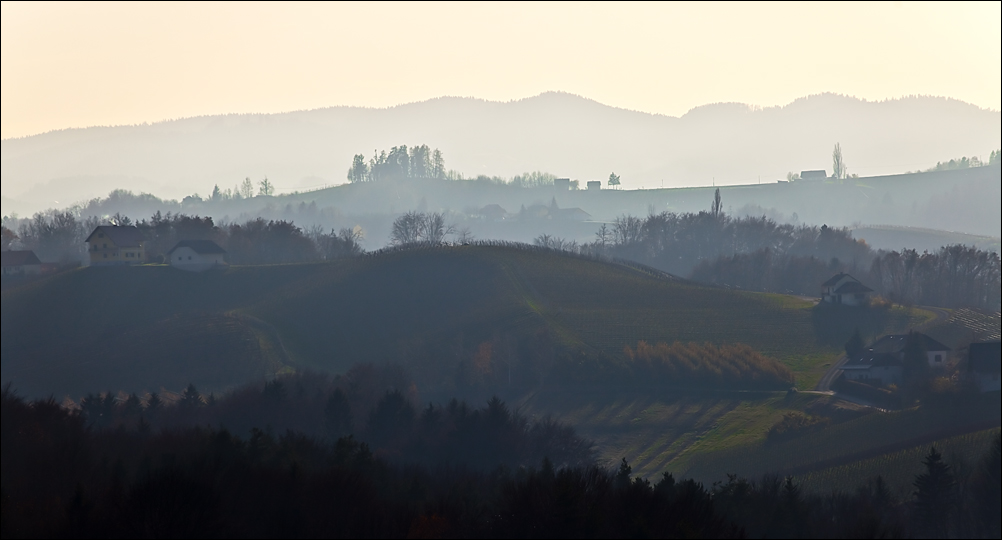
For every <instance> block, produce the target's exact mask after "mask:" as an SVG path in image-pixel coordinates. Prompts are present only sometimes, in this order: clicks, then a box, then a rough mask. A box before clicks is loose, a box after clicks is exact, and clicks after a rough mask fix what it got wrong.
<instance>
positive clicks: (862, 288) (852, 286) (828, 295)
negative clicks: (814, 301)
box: [821, 272, 873, 306]
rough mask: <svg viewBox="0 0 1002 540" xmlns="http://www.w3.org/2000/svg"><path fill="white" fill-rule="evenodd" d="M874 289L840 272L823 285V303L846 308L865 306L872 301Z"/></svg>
mask: <svg viewBox="0 0 1002 540" xmlns="http://www.w3.org/2000/svg"><path fill="white" fill-rule="evenodd" d="M872 292H873V289H871V288H869V287H867V286H866V285H863V284H862V283H860V282H859V280H858V279H856V278H854V277H852V276H850V275H849V274H846V273H845V272H839V273H838V274H835V275H834V276H832V277H831V279H829V280H828V281H826V282H824V283H822V284H821V301H822V302H828V303H829V304H841V305H845V306H865V305H867V304H868V303H869V301H870V293H872Z"/></svg>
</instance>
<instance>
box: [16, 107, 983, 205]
mask: <svg viewBox="0 0 1002 540" xmlns="http://www.w3.org/2000/svg"><path fill="white" fill-rule="evenodd" d="M1000 132H1002V123H1000V114H999V112H998V111H991V110H985V109H981V108H979V107H977V106H974V105H970V104H967V103H964V102H961V101H958V100H954V99H947V98H935V97H907V98H902V99H894V100H886V101H880V102H873V101H864V100H861V99H856V98H852V97H847V96H841V95H836V94H820V95H814V96H808V97H805V98H800V99H797V100H795V101H793V102H791V103H789V104H787V105H784V106H780V107H764V108H760V107H754V106H750V105H744V104H737V103H717V104H709V105H704V106H700V107H696V108H693V109H692V110H690V111H689V112H687V113H686V114H684V115H682V116H681V117H671V116H664V115H657V114H649V113H644V112H638V111H630V110H626V109H620V108H615V107H610V106H607V105H603V104H601V103H599V102H597V101H594V100H591V99H587V98H584V97H580V96H576V95H572V94H567V93H562V92H547V93H544V94H540V95H538V96H534V97H530V98H525V99H520V100H515V101H510V102H493V101H486V100H481V99H475V98H459V97H442V98H435V99H430V100H427V101H421V102H415V103H409V104H404V105H398V106H395V107H389V108H384V109H371V108H362V107H329V108H325V109H314V110H308V111H296V112H287V113H277V114H225V115H213V116H201V117H193V118H186V119H179V120H169V121H163V122H157V123H152V124H143V125H134V126H114V127H91V128H79V129H67V130H61V131H53V132H48V133H43V134H39V135H34V136H30V137H24V138H19V139H6V140H3V141H2V143H0V173H2V180H3V181H2V190H3V197H4V209H3V211H4V212H5V213H9V212H10V211H12V210H13V211H18V212H20V213H22V215H23V214H25V213H27V212H30V211H32V210H37V209H42V208H47V207H57V206H65V205H68V204H71V203H73V202H77V201H80V200H84V199H89V198H92V197H97V196H103V195H106V194H107V193H108V191H110V189H113V188H124V189H129V190H133V191H137V192H138V191H143V192H151V193H156V194H157V195H160V196H165V197H178V198H180V197H183V196H184V195H187V194H191V193H193V192H198V193H201V194H203V195H205V194H207V193H208V192H209V191H210V190H211V189H212V186H213V185H215V184H219V185H220V186H221V187H223V188H226V187H232V186H233V185H235V184H237V183H239V182H241V181H242V180H243V179H244V178H245V177H250V178H251V179H252V180H254V181H255V182H256V181H257V180H260V179H261V178H264V177H265V176H267V177H268V178H269V179H270V180H271V181H272V182H273V183H274V184H275V185H276V186H277V187H278V188H279V190H280V192H282V191H292V190H297V189H300V190H301V189H309V188H315V187H319V186H318V185H317V184H320V185H324V184H327V185H334V184H339V183H343V182H344V181H345V173H346V171H347V168H348V166H349V165H350V162H351V158H352V155H354V154H357V153H362V154H364V155H366V157H369V156H371V155H372V152H373V150H374V149H388V148H390V147H391V146H397V145H400V144H406V145H415V144H427V145H429V146H430V147H432V148H440V149H441V150H442V152H443V153H444V155H445V159H446V165H447V167H448V168H450V169H455V170H457V171H460V172H462V173H464V174H466V175H477V174H487V175H499V176H507V177H510V176H512V175H515V174H519V173H522V172H525V171H532V170H544V171H549V172H552V173H554V174H558V175H561V176H569V177H572V178H577V179H580V180H582V181H583V180H604V179H606V178H608V175H609V173H610V172H613V171H615V172H616V173H617V174H619V175H620V176H621V177H622V182H623V187H624V188H627V189H631V188H640V187H648V188H649V187H660V186H661V185H662V182H663V185H664V186H665V187H673V186H698V185H709V184H711V183H716V184H718V185H719V184H751V183H756V182H758V181H759V179H760V178H761V180H762V181H774V180H776V179H779V178H782V177H783V176H785V174H786V172H787V171H800V170H804V169H818V168H827V169H830V168H831V150H832V147H833V146H834V144H835V143H836V142H839V143H840V144H841V146H842V148H843V151H844V152H845V157H846V162H847V163H848V166H849V172H850V173H852V172H857V173H859V174H861V175H864V176H866V175H875V174H889V173H895V172H903V171H904V170H914V169H919V168H925V167H929V166H932V165H934V164H935V163H936V162H937V161H943V160H948V159H950V158H954V157H959V156H962V155H966V156H969V155H981V157H983V158H986V157H987V155H988V153H989V152H990V151H991V150H993V149H995V148H998V147H999V146H1000ZM55 202H58V204H55ZM8 206H10V207H12V208H11V209H8ZM14 207H16V208H14Z"/></svg>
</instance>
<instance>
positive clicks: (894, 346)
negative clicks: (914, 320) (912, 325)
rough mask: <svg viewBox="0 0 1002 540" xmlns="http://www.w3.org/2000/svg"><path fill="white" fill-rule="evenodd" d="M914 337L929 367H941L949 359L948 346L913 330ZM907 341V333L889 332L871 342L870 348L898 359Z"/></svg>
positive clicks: (902, 354)
mask: <svg viewBox="0 0 1002 540" xmlns="http://www.w3.org/2000/svg"><path fill="white" fill-rule="evenodd" d="M915 339H917V340H918V342H919V344H920V345H921V346H922V350H923V351H925V356H926V360H927V361H928V362H929V367H932V368H936V367H943V366H945V365H946V361H947V360H948V359H949V355H950V348H949V347H947V346H946V345H943V344H942V343H940V342H938V341H936V340H935V339H932V338H931V337H929V336H927V335H925V334H923V333H921V332H915ZM907 343H908V334H891V335H887V336H884V337H882V338H880V339H878V340H877V341H875V342H874V343H873V346H871V347H870V350H872V351H874V352H878V353H889V354H893V355H894V356H895V357H897V358H898V359H902V360H903V359H904V357H905V345H906V344H907Z"/></svg>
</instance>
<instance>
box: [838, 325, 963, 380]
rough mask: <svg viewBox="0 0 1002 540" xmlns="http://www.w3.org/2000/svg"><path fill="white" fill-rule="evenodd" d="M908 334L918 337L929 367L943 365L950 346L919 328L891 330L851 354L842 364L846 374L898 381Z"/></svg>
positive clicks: (902, 366) (862, 378) (869, 378)
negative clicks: (911, 330)
mask: <svg viewBox="0 0 1002 540" xmlns="http://www.w3.org/2000/svg"><path fill="white" fill-rule="evenodd" d="M909 336H912V338H913V339H915V340H917V341H918V344H919V345H920V346H921V348H922V350H923V351H924V352H925V355H926V359H927V360H928V362H929V366H930V367H933V368H936V367H943V366H944V365H945V364H946V360H947V358H948V357H949V353H950V348H949V347H947V346H946V345H943V344H942V343H940V342H938V341H936V340H935V339H933V338H931V337H929V336H927V335H925V334H922V333H920V332H913V333H912V334H891V335H887V336H884V337H882V338H880V339H878V340H877V341H875V342H873V345H870V347H869V348H868V349H866V350H865V351H863V352H862V353H860V354H858V355H856V356H853V357H851V358H849V360H847V361H846V363H845V364H844V365H843V366H842V373H843V374H844V375H845V378H846V379H849V380H851V381H859V382H864V383H867V384H873V385H877V386H886V385H888V384H892V383H893V384H899V383H900V382H901V378H902V377H903V375H904V371H903V370H904V360H905V348H906V347H907V345H908V339H909Z"/></svg>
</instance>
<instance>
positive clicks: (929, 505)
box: [914, 447, 956, 538]
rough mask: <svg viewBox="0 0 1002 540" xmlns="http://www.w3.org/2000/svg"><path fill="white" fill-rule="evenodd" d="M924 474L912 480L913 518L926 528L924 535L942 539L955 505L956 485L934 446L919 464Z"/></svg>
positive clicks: (947, 466) (945, 533) (948, 468)
mask: <svg viewBox="0 0 1002 540" xmlns="http://www.w3.org/2000/svg"><path fill="white" fill-rule="evenodd" d="M922 464H923V465H925V468H926V472H924V473H922V474H920V475H918V476H916V477H915V483H914V486H915V517H916V520H917V521H918V522H919V523H921V524H922V525H923V526H924V527H925V533H926V535H928V536H930V537H935V538H944V537H946V535H947V525H948V524H949V520H950V515H951V514H952V512H953V507H954V504H955V503H956V482H955V481H954V478H953V472H952V471H950V466H949V465H947V464H946V462H944V461H943V456H942V454H940V453H939V452H937V451H936V447H931V448H930V449H929V455H927V456H926V457H925V460H923V461H922Z"/></svg>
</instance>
